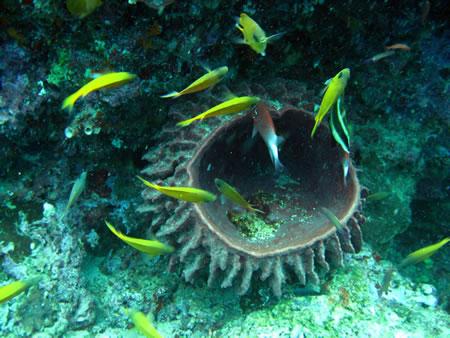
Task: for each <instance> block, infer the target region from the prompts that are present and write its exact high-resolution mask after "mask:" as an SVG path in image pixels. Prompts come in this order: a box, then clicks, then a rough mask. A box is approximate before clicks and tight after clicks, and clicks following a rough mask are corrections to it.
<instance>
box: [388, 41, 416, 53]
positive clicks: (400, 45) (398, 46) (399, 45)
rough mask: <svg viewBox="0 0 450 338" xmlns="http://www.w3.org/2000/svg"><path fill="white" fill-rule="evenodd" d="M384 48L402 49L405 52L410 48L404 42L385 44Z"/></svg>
mask: <svg viewBox="0 0 450 338" xmlns="http://www.w3.org/2000/svg"><path fill="white" fill-rule="evenodd" d="M385 48H386V50H403V51H405V52H409V51H410V50H411V47H409V46H408V45H406V44H404V43H394V44H393V45H390V46H386V47H385Z"/></svg>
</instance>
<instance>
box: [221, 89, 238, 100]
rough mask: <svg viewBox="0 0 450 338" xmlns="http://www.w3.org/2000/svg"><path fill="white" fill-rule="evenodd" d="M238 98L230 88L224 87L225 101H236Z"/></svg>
mask: <svg viewBox="0 0 450 338" xmlns="http://www.w3.org/2000/svg"><path fill="white" fill-rule="evenodd" d="M236 97H237V96H236V95H235V94H234V93H233V92H232V91H231V90H230V88H228V87H227V86H224V93H223V98H224V100H225V101H226V100H232V99H235V98H236Z"/></svg>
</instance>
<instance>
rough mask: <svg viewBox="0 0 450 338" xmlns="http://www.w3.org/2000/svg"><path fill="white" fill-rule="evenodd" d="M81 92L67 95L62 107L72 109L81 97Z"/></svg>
mask: <svg viewBox="0 0 450 338" xmlns="http://www.w3.org/2000/svg"><path fill="white" fill-rule="evenodd" d="M79 97H80V94H79V93H78V92H76V93H73V94H72V95H70V96H68V97H66V98H65V99H64V101H63V103H62V105H61V109H66V108H67V109H69V112H71V111H72V109H73V106H74V104H75V102H76V101H77V100H78V99H79Z"/></svg>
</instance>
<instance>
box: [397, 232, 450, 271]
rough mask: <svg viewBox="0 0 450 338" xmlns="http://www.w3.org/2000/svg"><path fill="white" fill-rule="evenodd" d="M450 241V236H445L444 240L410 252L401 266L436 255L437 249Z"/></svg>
mask: <svg viewBox="0 0 450 338" xmlns="http://www.w3.org/2000/svg"><path fill="white" fill-rule="evenodd" d="M448 242H450V237H446V238H444V239H443V240H442V241H440V242H438V243H436V244H432V245H428V246H426V247H424V248H422V249H419V250H416V251H414V252H412V253H410V254H409V255H408V256H406V258H405V259H404V260H403V261H402V262H401V263H400V266H399V267H403V266H406V265H410V264H416V263H420V262H422V261H424V260H425V259H427V258H429V257H430V256H432V255H434V254H435V253H436V251H438V250H439V249H440V248H442V247H443V246H444V245H445V244H447V243H448Z"/></svg>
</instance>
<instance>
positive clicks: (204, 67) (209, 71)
mask: <svg viewBox="0 0 450 338" xmlns="http://www.w3.org/2000/svg"><path fill="white" fill-rule="evenodd" d="M200 67H202V68H203V69H204V70H206V71H207V72H208V73H211V68H209V67H208V65H206V64H204V63H200Z"/></svg>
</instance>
